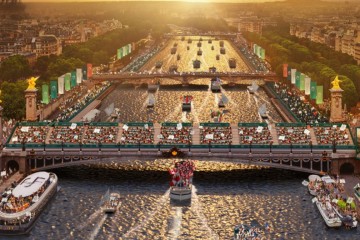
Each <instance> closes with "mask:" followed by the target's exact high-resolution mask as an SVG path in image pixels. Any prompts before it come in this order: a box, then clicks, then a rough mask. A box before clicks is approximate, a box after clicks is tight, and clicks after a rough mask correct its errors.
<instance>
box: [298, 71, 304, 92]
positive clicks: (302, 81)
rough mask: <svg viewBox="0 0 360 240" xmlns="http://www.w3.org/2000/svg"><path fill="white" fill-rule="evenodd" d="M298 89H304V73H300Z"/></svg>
mask: <svg viewBox="0 0 360 240" xmlns="http://www.w3.org/2000/svg"><path fill="white" fill-rule="evenodd" d="M299 89H300V91H305V74H303V73H302V74H301V75H300V88H299Z"/></svg>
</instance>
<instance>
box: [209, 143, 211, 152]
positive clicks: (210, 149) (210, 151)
mask: <svg viewBox="0 0 360 240" xmlns="http://www.w3.org/2000/svg"><path fill="white" fill-rule="evenodd" d="M209 153H211V143H210V142H209Z"/></svg>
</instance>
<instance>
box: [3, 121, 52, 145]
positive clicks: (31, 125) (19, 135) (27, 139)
mask: <svg viewBox="0 0 360 240" xmlns="http://www.w3.org/2000/svg"><path fill="white" fill-rule="evenodd" d="M48 125H49V123H47V122H18V123H16V125H15V127H14V129H13V131H12V133H11V134H10V137H9V138H8V140H7V142H6V146H7V147H39V146H43V145H44V144H45V139H46V136H47V133H48V132H49V126H48Z"/></svg>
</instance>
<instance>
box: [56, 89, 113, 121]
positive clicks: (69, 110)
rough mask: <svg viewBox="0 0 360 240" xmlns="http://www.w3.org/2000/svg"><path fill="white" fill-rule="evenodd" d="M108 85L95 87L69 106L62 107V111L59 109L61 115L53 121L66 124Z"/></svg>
mask: <svg viewBox="0 0 360 240" xmlns="http://www.w3.org/2000/svg"><path fill="white" fill-rule="evenodd" d="M109 85H110V83H109V82H103V83H102V84H98V85H95V86H94V87H93V88H92V89H91V90H88V92H87V93H86V94H85V95H83V97H81V98H79V99H78V100H77V101H76V102H75V103H73V104H72V105H71V106H67V105H66V104H64V105H63V107H64V109H60V110H61V113H60V114H59V116H58V117H57V118H56V119H55V121H59V122H63V121H64V122H66V121H68V120H70V118H71V117H72V116H74V115H75V114H76V113H78V111H81V110H82V109H83V108H84V107H85V106H86V105H87V104H89V103H90V102H91V101H92V100H94V99H95V98H96V97H97V96H98V95H99V94H100V93H101V92H102V91H104V90H105V89H106V88H107V87H108V86H109ZM66 106H67V107H66Z"/></svg>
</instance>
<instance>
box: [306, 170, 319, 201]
mask: <svg viewBox="0 0 360 240" xmlns="http://www.w3.org/2000/svg"><path fill="white" fill-rule="evenodd" d="M321 182H322V180H321V177H320V176H318V175H310V176H309V183H308V185H307V187H308V190H309V193H310V194H311V195H313V196H316V195H317V188H318V186H319V184H321Z"/></svg>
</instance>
